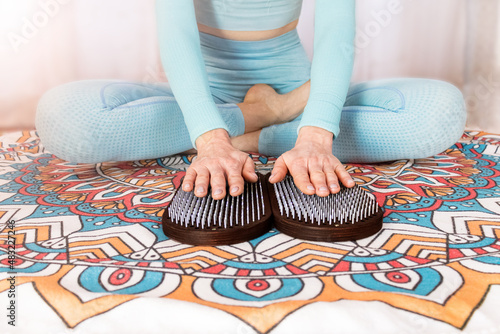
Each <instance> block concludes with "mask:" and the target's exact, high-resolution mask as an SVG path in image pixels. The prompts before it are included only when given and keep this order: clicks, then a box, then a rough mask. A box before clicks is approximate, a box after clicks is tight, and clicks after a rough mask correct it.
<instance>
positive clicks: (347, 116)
mask: <svg viewBox="0 0 500 334" xmlns="http://www.w3.org/2000/svg"><path fill="white" fill-rule="evenodd" d="M301 5H302V0H252V1H243V0H157V3H156V10H157V23H158V31H159V41H160V52H161V56H162V63H163V66H164V68H165V71H166V74H167V78H168V80H169V85H167V84H154V85H151V84H144V83H128V82H119V81H83V82H76V83H71V84H68V85H64V86H62V87H58V88H56V89H54V90H52V91H50V92H48V93H47V94H46V95H45V96H44V97H43V99H42V100H41V102H40V105H39V109H38V112H37V120H36V123H37V129H38V132H39V135H40V137H41V139H42V141H43V143H44V144H45V146H46V147H47V148H48V150H49V151H51V152H52V153H54V154H56V155H58V156H59V157H61V158H63V159H67V160H70V161H74V162H100V161H110V160H135V159H146V158H155V157H160V156H166V155H171V154H176V153H180V152H183V151H186V150H189V149H192V148H195V149H196V151H197V154H198V155H197V158H196V159H195V160H194V162H193V163H192V164H191V166H190V167H189V168H188V170H187V173H186V176H185V178H184V182H183V185H182V186H183V189H184V190H186V191H191V190H193V189H194V190H195V195H196V196H199V197H201V196H205V195H206V194H207V190H208V186H209V185H211V187H212V196H213V197H214V198H215V199H220V198H223V197H224V196H225V195H226V190H225V189H226V182H227V183H228V184H229V189H230V194H231V195H233V196H236V195H239V194H241V193H242V191H243V182H244V179H246V180H247V181H249V182H255V181H256V179H257V176H256V174H255V171H254V164H253V162H252V160H251V159H250V157H249V156H248V154H246V153H244V151H247V152H248V151H253V152H255V151H258V152H260V153H263V154H266V155H274V156H279V158H278V159H277V161H276V163H275V166H274V168H273V171H272V177H271V179H270V181H271V182H273V183H275V182H278V181H281V180H282V179H283V178H284V177H285V175H286V173H287V172H290V174H291V175H292V176H293V178H294V181H295V183H296V184H297V186H298V187H299V188H300V189H301V190H302V191H303V192H304V193H306V194H315V193H316V194H318V195H319V196H327V195H328V194H330V193H336V192H338V191H339V180H340V181H341V182H342V183H343V184H344V185H345V186H347V187H351V186H353V185H354V181H353V180H352V179H351V177H350V176H349V174H348V173H347V172H346V170H345V169H344V167H343V166H342V164H341V162H340V161H339V159H340V160H341V161H345V162H379V161H388V160H396V159H409V158H423V157H427V156H430V155H433V154H437V153H439V152H441V151H443V150H445V149H446V148H448V147H449V146H451V145H452V144H453V143H455V142H456V140H458V139H459V138H460V136H461V134H462V131H463V128H464V125H465V106H464V100H463V96H462V94H461V93H460V91H459V90H458V89H457V88H456V87H454V86H452V85H450V84H448V83H445V82H441V81H436V80H428V79H387V80H378V81H371V82H365V83H359V84H353V85H350V78H351V74H352V68H353V50H354V46H353V41H354V35H355V19H354V16H355V0H316V9H315V11H316V14H315V43H314V58H313V61H312V65H311V64H310V63H309V60H308V58H307V56H306V53H305V52H304V49H303V47H302V45H301V43H300V40H299V38H298V35H297V31H296V26H297V22H298V17H299V14H300V9H301ZM174 96H175V97H174ZM341 114H342V119H341V117H340V115H341ZM334 139H335V140H334Z"/></svg>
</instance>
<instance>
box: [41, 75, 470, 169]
mask: <svg viewBox="0 0 500 334" xmlns="http://www.w3.org/2000/svg"><path fill="white" fill-rule="evenodd" d="M308 96H309V83H308V82H306V83H305V84H303V85H302V86H300V87H299V88H297V89H295V90H293V91H291V92H290V93H287V94H284V95H279V94H277V93H275V92H274V90H273V89H272V88H270V87H269V86H266V85H257V86H254V87H252V88H251V89H250V90H249V92H248V93H247V96H246V97H245V100H244V101H243V102H242V103H239V104H232V103H228V104H224V103H221V104H219V105H218V106H219V111H220V112H221V115H222V117H223V119H224V121H225V122H226V124H228V127H229V129H230V136H231V137H232V143H233V145H234V146H235V147H236V148H238V149H240V150H242V151H252V152H260V153H262V154H266V155H273V156H279V155H281V154H282V153H284V152H286V151H287V150H290V149H291V148H293V146H294V144H295V141H296V139H297V133H296V130H297V126H298V124H299V121H300V118H301V115H300V114H301V112H302V110H303V108H304V106H305V103H306V102H307V98H308ZM465 118H466V112H465V104H464V100H463V96H462V94H461V92H460V91H459V90H458V89H457V88H456V87H454V86H453V85H451V84H449V83H446V82H443V81H437V80H430V79H412V78H403V79H384V80H376V81H369V82H363V83H358V84H353V85H351V87H350V90H349V94H348V96H347V99H346V103H345V105H344V109H343V114H342V119H341V124H340V129H341V130H340V135H339V137H338V138H336V139H335V140H334V147H333V152H332V153H333V154H334V155H335V156H336V157H337V158H339V159H340V160H341V161H343V162H379V161H388V160H397V159H409V158H423V157H427V156H430V155H434V154H437V153H440V152H442V151H443V150H445V149H446V148H448V147H450V146H451V145H452V144H454V143H455V142H456V141H457V140H458V139H459V138H460V136H461V134H462V131H463V128H464V125H465ZM36 126H37V130H38V133H39V135H40V138H41V139H42V143H43V144H44V145H45V147H46V148H47V149H48V150H49V151H50V152H51V153H53V154H55V155H57V156H59V157H60V158H62V159H66V160H69V161H72V162H82V163H96V162H103V161H122V160H139V159H148V158H157V157H162V156H167V155H172V154H177V153H180V152H184V151H187V150H190V149H192V146H191V143H190V140H189V135H188V133H187V128H186V126H185V124H184V122H183V117H182V112H181V110H180V108H179V106H178V105H177V103H176V101H175V98H174V97H173V94H172V92H171V91H170V88H169V87H168V85H165V84H144V83H131V82H122V81H80V82H74V83H69V84H66V85H63V86H60V87H56V88H55V89H53V90H51V91H49V92H47V93H46V94H45V96H44V97H43V98H42V99H41V101H40V103H39V107H38V111H37V117H36Z"/></svg>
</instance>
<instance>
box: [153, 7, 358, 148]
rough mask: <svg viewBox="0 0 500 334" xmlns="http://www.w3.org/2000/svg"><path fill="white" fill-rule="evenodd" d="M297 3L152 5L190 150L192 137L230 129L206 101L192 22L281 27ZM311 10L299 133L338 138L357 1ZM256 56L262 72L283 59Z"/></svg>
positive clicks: (205, 83)
mask: <svg viewBox="0 0 500 334" xmlns="http://www.w3.org/2000/svg"><path fill="white" fill-rule="evenodd" d="M301 3H302V2H301V1H297V0H292V1H284V0H274V1H270V0H255V1H236V0H235V1H225V0H201V1H194V2H193V0H157V1H156V12H157V24H158V34H159V44H160V53H161V58H162V63H163V66H164V68H165V72H166V75H167V78H168V80H169V82H170V84H171V87H172V90H173V92H174V95H175V97H176V98H177V101H178V103H179V106H180V108H181V110H182V113H183V115H184V119H185V122H186V125H187V128H188V131H189V134H190V138H191V142H192V144H193V146H195V147H196V139H197V138H198V137H199V136H200V135H202V134H203V133H205V132H207V131H210V130H213V129H216V128H223V129H226V130H228V129H227V127H226V126H225V124H224V123H223V122H222V120H221V118H220V117H219V115H218V113H217V108H216V107H215V105H214V103H213V101H212V100H211V99H210V97H209V92H210V89H209V83H208V78H207V73H206V72H205V71H204V65H205V63H206V62H207V61H208V60H207V59H206V58H203V56H202V52H200V37H199V34H198V31H197V21H196V20H197V19H198V22H199V23H202V24H205V25H209V26H211V27H214V28H219V29H227V30H263V29H266V28H268V29H272V28H279V27H281V26H284V25H286V24H287V23H289V22H291V21H293V20H295V19H297V18H298V15H299V14H300V8H301ZM195 5H196V8H195ZM315 6H316V8H315V24H314V30H315V41H314V56H313V62H312V72H311V94H310V97H309V100H308V102H307V106H306V108H305V109H304V117H303V119H302V121H301V123H300V124H299V127H298V128H297V132H298V131H299V130H300V128H301V127H303V126H317V127H321V128H323V129H325V130H328V131H330V132H332V133H333V134H334V135H335V136H338V133H339V121H340V113H341V109H342V105H343V104H344V101H345V97H346V94H347V89H348V87H349V82H350V78H351V74H352V68H353V63H354V53H353V52H352V51H353V44H354V34H355V0H316V5H315ZM200 20H201V22H200ZM240 56H242V55H241V54H234V55H233V59H231V61H230V62H228V63H227V64H225V66H227V67H226V69H229V68H232V67H234V65H233V64H231V62H232V61H233V60H234V59H239V58H240ZM276 56H278V55H276ZM243 57H244V56H243ZM254 58H255V61H259V62H260V63H259V64H257V65H258V66H261V69H260V70H261V71H263V70H265V68H266V67H269V66H277V65H278V64H279V63H281V61H282V60H281V59H278V60H277V61H276V62H275V63H274V64H273V63H272V62H273V61H274V59H273V58H271V57H261V56H260V55H257V57H254ZM264 59H265V60H266V62H265V61H264ZM252 67H255V65H252ZM255 74H257V72H254V73H253V75H254V76H255ZM236 81H238V80H236ZM233 84H234V83H232V82H230V83H228V86H226V87H225V88H228V89H229V87H230V86H231V85H233Z"/></svg>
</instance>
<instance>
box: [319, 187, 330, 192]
mask: <svg viewBox="0 0 500 334" xmlns="http://www.w3.org/2000/svg"><path fill="white" fill-rule="evenodd" d="M319 191H328V188H327V187H325V186H322V187H319Z"/></svg>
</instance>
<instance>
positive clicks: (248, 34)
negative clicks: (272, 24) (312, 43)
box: [198, 20, 299, 41]
mask: <svg viewBox="0 0 500 334" xmlns="http://www.w3.org/2000/svg"><path fill="white" fill-rule="evenodd" d="M298 22H299V20H295V21H292V22H290V23H288V24H287V25H285V26H283V27H281V28H277V29H272V30H260V31H236V30H222V29H217V28H212V27H209V26H206V25H203V24H200V23H198V30H199V31H201V32H203V33H206V34H210V35H214V36H217V37H220V38H225V39H232V40H236V41H262V40H265V39H271V38H275V37H278V36H281V35H283V34H286V33H287V32H289V31H292V30H293V29H295V28H296V27H297V23H298Z"/></svg>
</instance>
